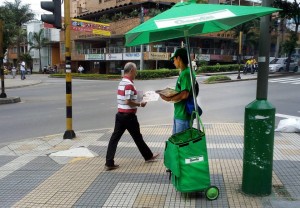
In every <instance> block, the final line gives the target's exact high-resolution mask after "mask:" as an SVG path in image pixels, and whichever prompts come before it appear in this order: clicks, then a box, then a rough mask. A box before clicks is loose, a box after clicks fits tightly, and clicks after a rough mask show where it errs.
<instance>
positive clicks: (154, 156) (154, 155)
mask: <svg viewBox="0 0 300 208" xmlns="http://www.w3.org/2000/svg"><path fill="white" fill-rule="evenodd" d="M158 156H159V153H153V156H152V157H151V158H150V159H149V160H146V161H145V162H155V161H156V159H157V158H158Z"/></svg>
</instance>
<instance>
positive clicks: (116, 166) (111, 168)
mask: <svg viewBox="0 0 300 208" xmlns="http://www.w3.org/2000/svg"><path fill="white" fill-rule="evenodd" d="M119 167H120V165H112V166H108V165H105V170H106V171H110V170H115V169H117V168H119Z"/></svg>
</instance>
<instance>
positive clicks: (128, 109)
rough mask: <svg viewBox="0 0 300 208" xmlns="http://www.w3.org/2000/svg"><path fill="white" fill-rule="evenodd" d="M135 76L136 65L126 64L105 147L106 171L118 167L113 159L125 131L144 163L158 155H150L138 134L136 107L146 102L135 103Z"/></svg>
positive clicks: (148, 149) (142, 105)
mask: <svg viewBox="0 0 300 208" xmlns="http://www.w3.org/2000/svg"><path fill="white" fill-rule="evenodd" d="M136 75H137V68H136V64H134V63H132V62H128V63H127V64H126V65H125V67H124V76H123V78H122V80H121V81H120V83H119V86H118V91H117V93H118V94H117V102H118V113H117V114H116V118H115V127H114V132H113V134H112V136H111V138H110V140H109V144H108V147H107V153H106V163H105V168H106V170H114V169H117V168H118V167H119V165H116V164H115V161H114V157H115V153H116V150H117V145H118V142H119V141H120V139H121V137H122V135H123V134H124V132H125V130H127V131H128V132H129V133H130V135H131V136H132V138H133V140H134V142H135V144H136V146H137V147H138V149H139V151H140V153H141V154H142V156H143V157H144V159H145V161H146V162H153V161H155V159H156V158H157V157H158V156H159V153H155V154H153V153H152V151H151V150H150V148H149V147H148V145H147V144H146V143H145V141H144V139H143V136H142V134H141V132H140V124H139V122H138V119H137V116H136V112H137V107H145V106H146V104H147V102H143V101H142V102H138V101H137V90H136V88H135V86H134V84H133V80H134V79H135V77H136Z"/></svg>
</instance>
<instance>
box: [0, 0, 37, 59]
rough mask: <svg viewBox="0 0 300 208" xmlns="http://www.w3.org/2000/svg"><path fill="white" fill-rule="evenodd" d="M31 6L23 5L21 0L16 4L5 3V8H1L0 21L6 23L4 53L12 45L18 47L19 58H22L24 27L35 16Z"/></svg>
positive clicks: (16, 1)
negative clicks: (21, 41) (21, 45)
mask: <svg viewBox="0 0 300 208" xmlns="http://www.w3.org/2000/svg"><path fill="white" fill-rule="evenodd" d="M29 7H30V4H24V5H22V4H21V0H15V1H14V2H8V1H5V2H4V6H2V7H0V19H2V20H3V21H4V51H6V49H7V48H8V47H9V46H10V45H11V44H16V45H17V57H18V59H19V57H20V44H21V43H20V42H19V41H17V42H16V40H23V37H24V33H23V32H22V25H23V24H24V23H26V22H28V21H30V20H33V18H34V14H33V13H32V11H31V9H30V8H29Z"/></svg>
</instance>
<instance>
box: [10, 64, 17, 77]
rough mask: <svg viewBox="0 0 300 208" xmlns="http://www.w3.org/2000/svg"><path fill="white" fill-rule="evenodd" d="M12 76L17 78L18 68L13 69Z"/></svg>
mask: <svg viewBox="0 0 300 208" xmlns="http://www.w3.org/2000/svg"><path fill="white" fill-rule="evenodd" d="M11 74H12V77H13V78H15V77H16V74H17V69H16V67H14V66H13V68H12V69H11Z"/></svg>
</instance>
